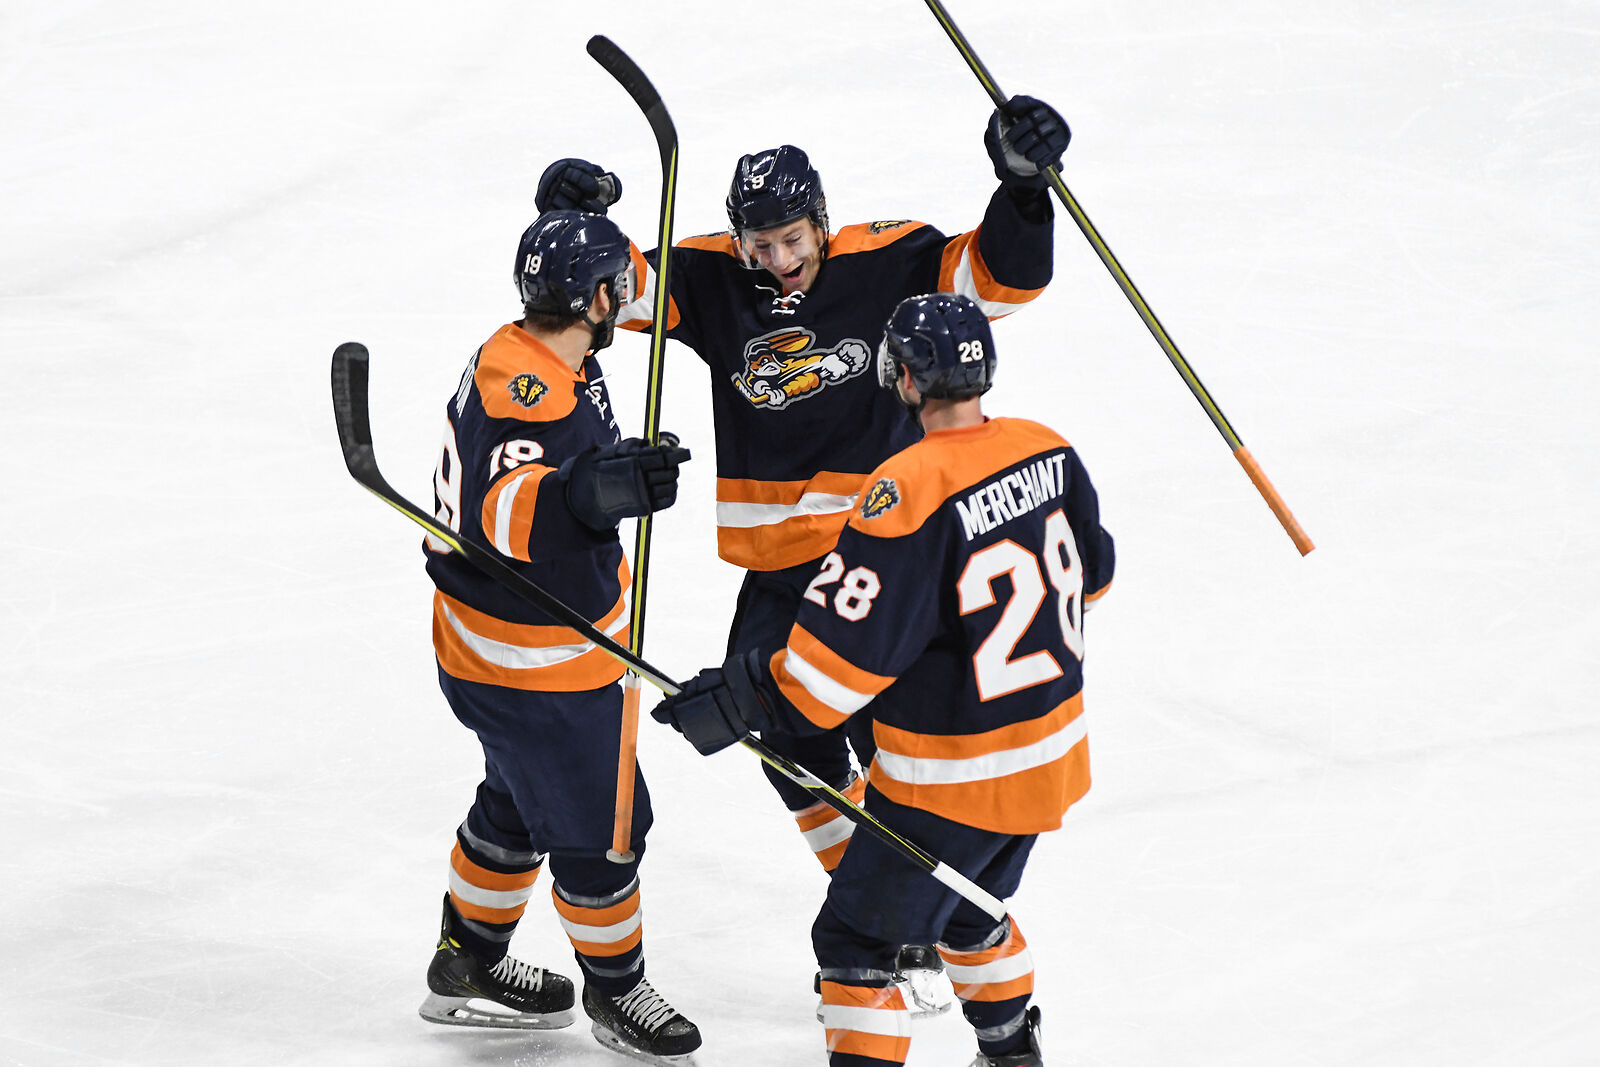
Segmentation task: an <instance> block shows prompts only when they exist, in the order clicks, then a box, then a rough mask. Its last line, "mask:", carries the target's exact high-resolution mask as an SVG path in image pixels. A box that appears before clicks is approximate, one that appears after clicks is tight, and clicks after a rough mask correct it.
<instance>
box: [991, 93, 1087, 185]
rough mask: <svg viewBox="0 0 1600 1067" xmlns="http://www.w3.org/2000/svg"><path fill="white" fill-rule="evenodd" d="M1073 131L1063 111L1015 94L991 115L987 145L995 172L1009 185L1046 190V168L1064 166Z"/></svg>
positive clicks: (996, 175) (1047, 180)
mask: <svg viewBox="0 0 1600 1067" xmlns="http://www.w3.org/2000/svg"><path fill="white" fill-rule="evenodd" d="M1071 140H1072V131H1071V130H1070V129H1068V128H1067V120H1066V119H1064V118H1062V117H1061V113H1060V112H1058V111H1057V110H1056V109H1055V108H1053V107H1051V106H1050V105H1049V104H1047V103H1045V102H1044V101H1042V100H1035V99H1034V98H1033V97H1031V96H1013V97H1012V98H1011V99H1010V100H1007V101H1006V102H1005V103H1004V104H1002V105H1001V106H1000V107H997V108H995V109H994V114H992V115H990V116H989V128H988V129H987V130H985V131H984V133H983V147H984V148H986V149H988V150H989V158H990V159H991V160H993V161H994V174H995V177H997V178H999V179H1000V181H1001V182H1003V183H1004V184H1006V185H1009V186H1021V187H1023V188H1030V189H1043V188H1044V187H1045V186H1046V185H1047V184H1048V183H1049V179H1048V178H1046V177H1045V175H1044V170H1045V168H1046V167H1060V166H1061V154H1062V153H1063V152H1065V151H1066V150H1067V144H1068V143H1069V142H1070V141H1071Z"/></svg>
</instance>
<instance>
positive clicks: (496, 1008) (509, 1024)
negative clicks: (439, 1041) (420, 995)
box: [417, 993, 577, 1030]
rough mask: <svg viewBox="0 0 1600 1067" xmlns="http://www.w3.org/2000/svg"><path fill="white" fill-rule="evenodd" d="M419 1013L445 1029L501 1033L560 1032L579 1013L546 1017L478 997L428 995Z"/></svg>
mask: <svg viewBox="0 0 1600 1067" xmlns="http://www.w3.org/2000/svg"><path fill="white" fill-rule="evenodd" d="M417 1014H418V1015H420V1016H422V1017H423V1018H424V1019H426V1020H428V1021H429V1022H430V1023H439V1024H440V1025H442V1026H482V1027H489V1028H492V1029H499V1030H559V1029H561V1028H562V1027H563V1026H571V1025H572V1024H573V1022H574V1021H575V1020H576V1019H577V1015H576V1013H574V1012H573V1011H572V1010H570V1009H568V1010H567V1011H552V1012H547V1013H546V1014H543V1015H535V1014H532V1013H530V1012H522V1011H513V1010H512V1009H510V1008H508V1007H506V1006H505V1005H503V1004H496V1003H495V1002H494V1001H492V1000H482V999H480V998H478V997H445V996H440V995H439V994H438V993H429V994H428V998H427V999H426V1000H424V1001H423V1002H422V1006H421V1007H419V1008H418V1009H417Z"/></svg>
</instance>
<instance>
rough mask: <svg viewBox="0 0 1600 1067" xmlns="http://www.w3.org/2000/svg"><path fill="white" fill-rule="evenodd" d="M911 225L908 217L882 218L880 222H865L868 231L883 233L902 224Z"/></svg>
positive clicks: (896, 228)
mask: <svg viewBox="0 0 1600 1067" xmlns="http://www.w3.org/2000/svg"><path fill="white" fill-rule="evenodd" d="M909 225H911V220H910V219H883V220H882V221H880V222H873V223H868V224H867V232H868V233H884V232H885V231H888V230H898V229H899V228H900V227H902V226H909Z"/></svg>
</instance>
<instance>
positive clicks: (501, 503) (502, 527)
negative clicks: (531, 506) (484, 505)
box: [493, 471, 533, 558]
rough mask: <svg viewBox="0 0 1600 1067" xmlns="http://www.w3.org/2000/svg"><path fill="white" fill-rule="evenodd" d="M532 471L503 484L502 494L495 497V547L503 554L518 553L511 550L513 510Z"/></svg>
mask: <svg viewBox="0 0 1600 1067" xmlns="http://www.w3.org/2000/svg"><path fill="white" fill-rule="evenodd" d="M532 473H533V472H532V471H527V472H524V473H522V474H519V475H517V476H516V477H515V478H513V479H511V480H510V481H509V482H507V483H506V484H505V485H503V486H501V487H500V495H499V496H497V497H495V501H494V538H493V541H494V547H495V548H497V549H499V550H500V554H501V555H502V556H511V557H513V558H515V557H516V553H515V552H513V551H512V550H511V511H512V509H513V508H514V507H516V504H517V490H518V489H520V488H521V487H522V483H523V482H525V481H527V480H528V475H529V474H532ZM523 549H524V551H526V549H527V546H526V545H524V546H523Z"/></svg>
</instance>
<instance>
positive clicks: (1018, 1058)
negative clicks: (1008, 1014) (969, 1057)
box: [968, 1007, 1044, 1067]
mask: <svg viewBox="0 0 1600 1067" xmlns="http://www.w3.org/2000/svg"><path fill="white" fill-rule="evenodd" d="M1022 1027H1023V1030H1024V1031H1025V1032H1026V1033H1027V1035H1028V1044H1027V1046H1026V1047H1025V1048H1023V1049H1022V1050H1020V1051H1018V1052H1008V1053H1006V1054H1005V1055H1004V1056H985V1055H984V1054H983V1053H981V1052H980V1053H978V1058H977V1059H975V1060H973V1061H972V1063H970V1064H969V1065H968V1067H1044V1054H1043V1053H1042V1052H1040V1051H1039V1009H1038V1008H1036V1007H1034V1008H1029V1009H1028V1014H1027V1015H1026V1016H1024V1017H1023V1021H1022Z"/></svg>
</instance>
